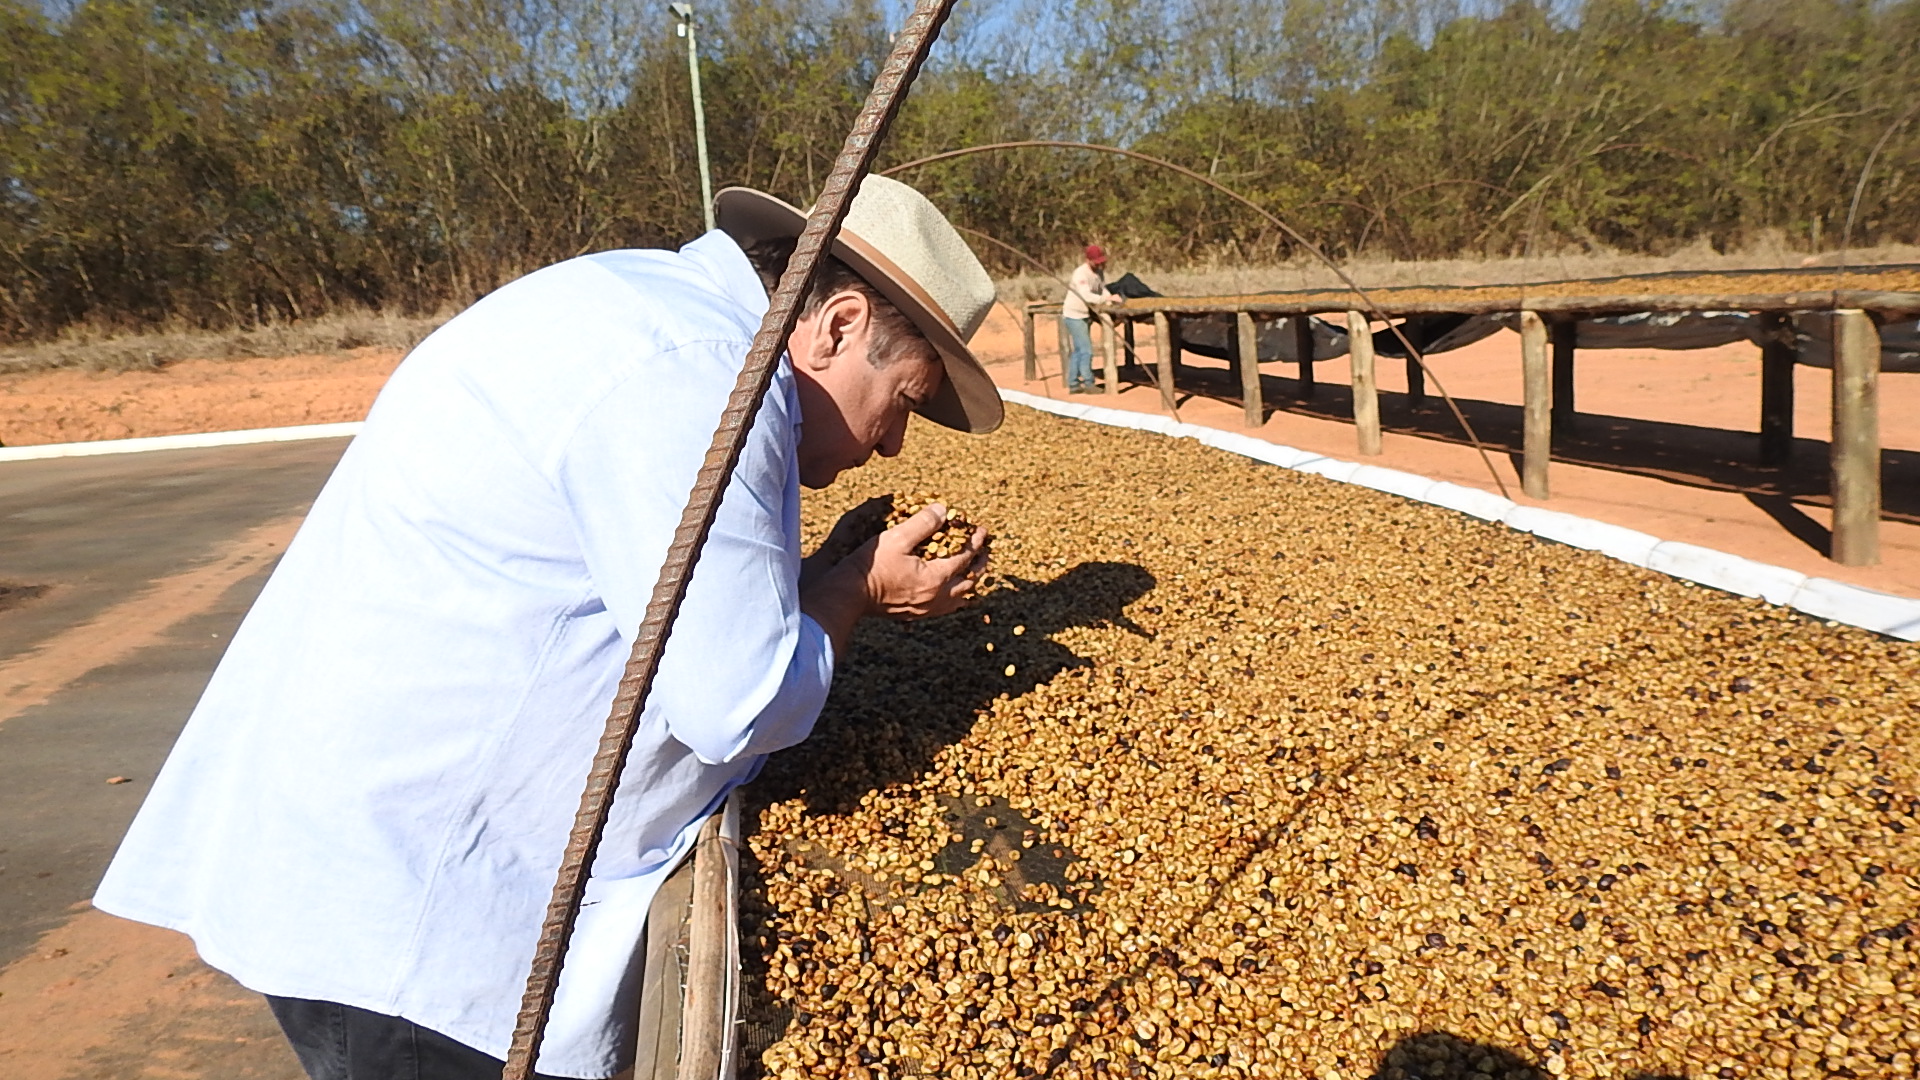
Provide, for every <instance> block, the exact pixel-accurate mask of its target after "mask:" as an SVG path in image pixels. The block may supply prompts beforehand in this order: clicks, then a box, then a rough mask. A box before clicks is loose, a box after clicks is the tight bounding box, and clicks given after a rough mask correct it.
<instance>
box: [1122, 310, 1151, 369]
mask: <svg viewBox="0 0 1920 1080" xmlns="http://www.w3.org/2000/svg"><path fill="white" fill-rule="evenodd" d="M1120 343H1121V344H1122V345H1125V346H1126V347H1127V348H1126V356H1125V358H1124V359H1122V360H1121V361H1120V363H1121V364H1122V366H1125V365H1128V364H1132V365H1136V366H1142V367H1144V366H1145V365H1142V364H1141V363H1140V348H1139V346H1138V345H1136V344H1135V343H1134V340H1133V320H1132V319H1122V320H1121V321H1120Z"/></svg>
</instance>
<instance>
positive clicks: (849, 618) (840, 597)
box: [800, 503, 988, 654]
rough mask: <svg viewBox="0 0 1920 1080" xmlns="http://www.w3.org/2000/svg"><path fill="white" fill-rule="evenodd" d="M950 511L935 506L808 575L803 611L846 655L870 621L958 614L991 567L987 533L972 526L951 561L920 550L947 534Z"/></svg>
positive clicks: (839, 650) (803, 591)
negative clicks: (857, 629)
mask: <svg viewBox="0 0 1920 1080" xmlns="http://www.w3.org/2000/svg"><path fill="white" fill-rule="evenodd" d="M948 524H949V523H948V515H947V508H946V507H945V506H943V505H941V504H940V503H930V504H928V505H927V506H926V507H924V508H922V509H921V510H920V511H919V512H918V513H916V514H914V515H912V516H911V517H909V518H907V519H906V520H904V521H902V522H900V523H899V524H898V525H895V526H894V527H892V528H890V529H887V530H886V531H885V532H882V533H881V534H879V535H878V536H875V537H874V538H872V539H871V540H868V541H866V542H865V543H863V544H861V545H860V546H859V547H857V548H855V549H854V550H853V551H852V553H850V554H848V555H847V556H846V557H845V558H842V559H840V560H839V561H838V562H836V563H834V564H833V566H832V567H831V568H830V569H825V570H820V571H818V572H815V573H810V574H808V575H807V578H808V579H809V580H807V581H804V582H803V584H802V592H801V601H800V606H801V609H802V610H803V611H805V612H806V613H807V614H808V615H810V616H812V617H813V619H814V621H815V622H818V623H819V624H820V625H821V627H822V628H823V629H825V630H826V631H827V634H828V636H830V637H831V638H832V639H833V643H834V650H835V652H836V653H837V654H844V651H845V648H846V644H847V639H848V637H849V636H850V635H851V634H852V632H853V626H854V624H855V623H857V622H859V620H860V619H862V618H865V617H867V616H882V617H885V618H889V619H896V620H911V619H922V618H927V617H929V616H934V615H945V614H948V613H949V612H952V611H956V610H958V609H959V608H960V607H961V606H962V605H964V604H965V603H966V602H967V599H968V597H969V596H971V595H972V593H973V589H974V585H975V584H976V583H977V582H978V581H979V580H980V575H981V574H983V573H985V572H986V568H987V540H988V536H987V530H986V529H984V528H980V527H977V526H976V527H975V528H974V529H973V531H972V533H971V534H970V535H969V536H968V537H967V538H966V542H965V543H964V544H963V545H960V546H959V547H958V549H957V551H955V553H954V554H951V555H946V556H943V557H935V558H928V557H926V555H925V554H923V553H922V552H920V551H918V550H916V549H919V548H921V547H923V546H924V545H926V543H927V541H928V540H929V539H931V538H933V537H935V535H936V534H939V533H941V532H942V530H945V529H946V528H948Z"/></svg>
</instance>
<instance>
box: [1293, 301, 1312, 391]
mask: <svg viewBox="0 0 1920 1080" xmlns="http://www.w3.org/2000/svg"><path fill="white" fill-rule="evenodd" d="M1287 322H1288V324H1289V325H1291V326H1292V327H1293V355H1294V357H1295V358H1296V359H1297V360H1298V361H1299V362H1300V394H1299V397H1300V400H1302V401H1306V400H1309V399H1310V398H1312V397H1313V316H1311V315H1295V316H1293V317H1292V318H1290V319H1288V320H1287Z"/></svg>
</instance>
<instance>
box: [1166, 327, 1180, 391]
mask: <svg viewBox="0 0 1920 1080" xmlns="http://www.w3.org/2000/svg"><path fill="white" fill-rule="evenodd" d="M1167 362H1168V363H1170V364H1172V365H1173V377H1174V379H1178V378H1179V377H1180V316H1178V315H1168V316H1167ZM1167 385H1169V386H1171V385H1173V383H1172V382H1169V383H1168V384H1167Z"/></svg>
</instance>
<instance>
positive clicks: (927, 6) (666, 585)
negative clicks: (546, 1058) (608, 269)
mask: <svg viewBox="0 0 1920 1080" xmlns="http://www.w3.org/2000/svg"><path fill="white" fill-rule="evenodd" d="M954 3H955V0H920V2H919V4H918V5H917V6H916V7H915V8H914V11H913V14H912V16H911V17H909V18H908V19H907V22H906V25H905V26H903V27H901V29H900V32H899V34H898V35H897V36H896V37H895V38H894V44H893V51H892V52H891V53H889V54H888V56H887V61H886V64H885V66H884V67H882V68H881V69H880V76H879V77H878V78H877V79H875V80H874V83H873V91H872V93H871V94H869V95H868V96H867V102H866V104H865V105H864V106H862V107H861V109H860V114H859V115H858V116H857V117H855V118H854V122H853V130H852V131H850V132H849V133H848V134H847V141H846V144H845V146H843V147H842V148H841V151H840V156H839V157H837V158H835V159H834V163H833V171H832V172H830V173H828V174H827V180H826V183H825V185H824V186H823V187H822V188H821V190H820V198H819V201H818V202H816V203H815V204H814V207H813V212H812V213H811V214H809V215H808V216H807V226H806V228H805V229H804V230H802V232H801V233H800V240H799V242H798V243H797V244H796V245H795V246H794V250H793V257H792V258H791V259H790V260H789V261H788V263H787V269H786V272H785V273H783V274H781V275H780V285H779V287H778V288H776V289H775V290H774V292H773V296H772V297H770V298H769V302H768V307H767V314H766V317H765V318H764V319H762V320H761V323H760V330H759V332H758V333H756V334H755V335H754V338H753V347H752V349H751V350H749V351H748V353H747V358H746V361H745V363H744V364H743V365H742V366H741V368H740V376H739V378H738V380H737V381H735V383H734V386H733V392H732V393H731V394H729V395H728V397H727V405H726V408H725V410H724V411H722V413H721V414H720V426H719V427H718V428H717V429H715V431H714V433H713V442H712V443H711V444H710V445H709V446H708V448H707V454H706V457H705V459H704V460H703V461H702V462H701V463H700V471H699V473H698V474H697V475H696V477H695V480H694V485H693V492H692V493H691V494H690V495H689V496H688V497H687V505H686V508H685V510H683V511H682V513H681V515H680V526H679V528H677V529H675V530H674V533H673V543H672V545H671V546H670V547H669V548H668V549H667V558H666V561H665V563H663V564H662V565H661V567H660V577H659V579H658V580H657V581H656V582H655V584H654V587H653V595H652V597H650V598H649V599H648V601H647V611H646V617H645V618H644V619H643V620H642V621H641V623H640V630H639V633H638V634H636V635H635V636H634V642H633V652H632V654H631V656H630V657H629V658H628V660H627V666H626V670H625V671H623V672H622V673H621V676H620V686H619V689H618V690H617V691H615V693H614V697H613V705H612V706H611V708H610V710H609V712H608V715H607V724H606V728H605V730H604V732H603V733H602V735H601V737H600V743H599V745H598V747H597V748H596V749H595V751H594V756H593V766H592V768H591V770H590V771H589V772H588V774H587V785H586V790H585V791H584V792H582V793H581V796H580V808H579V810H578V811H577V812H576V813H575V814H574V819H573V827H572V829H571V830H570V831H569V833H568V835H567V848H566V851H565V853H564V854H563V855H562V856H561V860H560V870H559V873H558V874H557V875H556V879H555V881H554V884H553V895H552V897H551V899H549V900H548V901H547V913H546V918H545V919H544V921H543V922H542V923H541V927H540V939H539V943H538V944H537V945H536V947H535V949H534V954H533V963H532V965H531V966H530V969H529V971H528V973H527V987H526V991H525V993H524V995H523V996H522V997H521V1001H520V1013H519V1016H518V1018H517V1019H516V1020H515V1021H514V1028H513V1043H512V1045H511V1046H510V1047H509V1048H508V1050H507V1061H506V1066H505V1069H504V1070H503V1072H502V1074H501V1076H502V1080H527V1077H529V1076H531V1075H532V1074H533V1067H534V1062H535V1061H536V1060H537V1059H538V1057H539V1053H540V1043H541V1041H542V1040H543V1039H544V1038H545V1037H546V1029H547V1018H548V1017H549V1016H550V1015H551V1014H552V1011H553V998H554V992H555V991H556V990H557V989H558V988H559V984H560V967H561V964H562V962H563V961H564V959H565V957H566V952H567V943H568V941H569V940H570V939H571V938H572V936H573V924H574V921H575V919H576V918H577V917H578V916H579V914H580V905H581V902H582V900H583V899H584V898H585V896H586V890H587V880H588V875H589V873H590V872H591V870H592V868H593V857H594V853H595V852H596V851H597V850H598V849H599V847H600V838H601V836H602V835H603V834H604V833H605V832H606V827H607V818H608V815H609V814H610V812H611V811H612V809H613V797H614V792H615V790H616V789H617V788H618V787H619V785H620V773H621V771H622V769H623V768H624V767H625V765H626V760H627V754H628V751H630V750H631V749H632V748H633V736H634V731H635V729H636V728H637V727H638V725H639V720H640V714H641V712H642V710H644V709H645V708H646V703H647V696H648V694H649V693H651V691H652V689H653V678H654V675H655V673H657V672H658V671H659V670H660V656H661V653H662V652H664V651H665V648H666V643H667V635H668V634H669V633H671V632H672V630H673V623H674V619H675V617H676V616H678V615H679V613H680V604H681V602H682V601H683V600H685V599H686V595H687V584H688V582H689V581H690V580H691V578H692V577H693V569H694V565H695V563H697V562H698V561H699V558H700V549H701V548H702V547H704V546H705V544H706V541H707V534H708V532H709V531H711V530H712V528H713V521H714V517H715V516H716V515H717V514H718V513H719V511H720V499H721V496H722V495H723V494H725V492H726V489H727V481H728V480H729V478H731V477H732V475H733V470H734V466H735V465H737V464H738V463H739V461H740V454H741V451H742V449H743V448H744V447H745V446H746V442H747V434H748V432H750V431H751V430H752V428H753V419H754V416H755V415H756V414H757V413H758V412H759V411H760V400H761V399H762V398H763V397H765V396H766V392H767V387H768V386H769V385H771V383H772V382H773V373H774V370H775V368H776V367H778V365H779V359H780V355H781V353H782V352H784V351H785V350H786V344H787V338H788V337H790V336H791V335H792V334H793V328H794V325H795V324H796V323H798V322H799V320H800V302H801V298H802V297H804V296H805V295H806V292H807V289H808V288H809V287H810V286H811V285H812V282H813V278H814V276H815V271H816V270H817V269H818V268H819V265H820V258H821V256H822V254H823V253H824V252H825V251H826V250H827V245H828V244H829V243H830V242H831V241H832V239H833V236H834V234H835V233H837V232H839V230H840V223H841V222H843V221H845V220H846V217H847V211H848V209H850V208H851V207H852V205H853V195H854V192H855V191H856V190H857V189H858V188H859V186H860V180H861V178H862V177H864V176H865V175H866V173H867V170H868V169H869V168H871V167H872V165H873V159H874V156H875V155H876V154H878V153H879V151H880V143H881V140H882V139H884V138H885V137H886V134H887V129H888V128H889V127H890V126H892V124H893V118H894V116H895V115H896V114H897V113H898V112H899V110H900V102H901V100H902V99H903V98H904V97H905V95H906V91H907V88H908V87H909V86H911V85H912V84H913V80H914V76H915V75H917V74H919V72H920V66H921V64H923V63H924V62H925V61H926V58H927V51H928V50H929V49H931V48H932V47H933V41H934V38H936V37H938V36H939V34H940V27H941V25H942V24H943V23H945V22H946V21H947V15H948V13H949V12H950V11H951V10H952V9H953V5H954Z"/></svg>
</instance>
